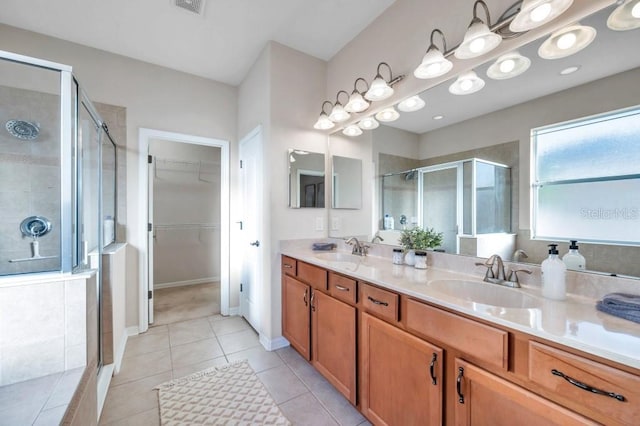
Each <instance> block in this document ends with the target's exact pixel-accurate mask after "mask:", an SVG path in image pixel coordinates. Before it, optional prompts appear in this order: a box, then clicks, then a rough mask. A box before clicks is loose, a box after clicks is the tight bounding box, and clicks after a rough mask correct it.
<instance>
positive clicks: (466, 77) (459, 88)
mask: <svg viewBox="0 0 640 426" xmlns="http://www.w3.org/2000/svg"><path fill="white" fill-rule="evenodd" d="M483 87H484V80H483V79H481V78H480V77H478V75H477V74H476V73H475V71H469V72H465V73H463V74H460V76H459V77H458V79H457V80H456V81H455V82H453V84H452V85H451V86H449V92H450V93H452V94H454V95H470V94H472V93H475V92H477V91H479V90H481V89H482V88H483Z"/></svg>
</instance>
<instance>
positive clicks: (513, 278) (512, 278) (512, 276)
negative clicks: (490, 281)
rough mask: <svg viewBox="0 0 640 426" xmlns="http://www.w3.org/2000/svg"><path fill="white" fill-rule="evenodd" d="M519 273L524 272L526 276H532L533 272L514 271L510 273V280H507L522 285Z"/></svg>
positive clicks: (526, 270) (525, 270)
mask: <svg viewBox="0 0 640 426" xmlns="http://www.w3.org/2000/svg"><path fill="white" fill-rule="evenodd" d="M518 272H524V273H525V274H529V275H531V271H530V270H528V269H513V270H511V271H509V278H508V279H507V281H511V282H512V283H516V284H520V281H519V280H518Z"/></svg>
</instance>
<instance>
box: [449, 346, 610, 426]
mask: <svg viewBox="0 0 640 426" xmlns="http://www.w3.org/2000/svg"><path fill="white" fill-rule="evenodd" d="M455 369H456V373H457V383H456V384H455V385H453V386H451V389H452V391H451V393H449V396H450V397H451V398H454V397H455V399H456V404H455V422H456V425H458V426H460V425H474V426H478V425H491V426H502V425H504V426H507V425H508V426H512V425H514V424H520V425H567V426H569V425H595V424H597V423H595V422H592V421H591V420H589V419H587V418H585V417H582V416H580V415H579V414H576V413H574V412H573V411H569V410H567V409H566V408H564V407H561V406H560V405H557V404H555V403H554V402H551V401H549V400H547V399H544V398H542V397H540V396H538V395H536V394H534V393H532V392H529V391H528V390H526V389H524V388H521V387H520V386H517V385H515V384H513V383H510V382H507V381H506V380H504V379H501V378H500V377H498V376H496V375H493V374H491V373H489V372H487V371H485V370H482V369H481V368H478V367H475V366H474V365H472V364H469V363H467V362H465V361H462V360H460V359H456V365H455Z"/></svg>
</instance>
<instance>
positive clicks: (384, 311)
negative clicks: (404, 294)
mask: <svg viewBox="0 0 640 426" xmlns="http://www.w3.org/2000/svg"><path fill="white" fill-rule="evenodd" d="M361 299H362V306H364V308H365V309H366V310H367V311H369V312H371V313H374V314H376V315H377V316H378V317H380V318H382V319H387V320H390V321H398V299H399V296H398V295H397V294H396V293H393V292H391V291H387V290H383V289H381V288H378V287H374V286H372V285H369V284H362V298H361Z"/></svg>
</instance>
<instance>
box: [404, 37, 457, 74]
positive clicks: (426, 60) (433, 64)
mask: <svg viewBox="0 0 640 426" xmlns="http://www.w3.org/2000/svg"><path fill="white" fill-rule="evenodd" d="M451 68H453V64H452V63H451V61H450V60H448V59H447V58H445V57H444V55H443V54H442V52H441V51H440V50H439V49H438V48H437V47H435V46H433V45H432V46H430V47H429V49H428V50H427V53H425V55H424V57H423V58H422V63H421V64H420V65H418V68H416V69H415V71H414V72H413V75H414V76H415V77H416V78H420V79H423V80H424V79H427V78H435V77H440V76H441V75H445V74H446V73H448V72H449V71H451Z"/></svg>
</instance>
